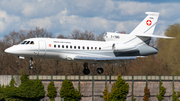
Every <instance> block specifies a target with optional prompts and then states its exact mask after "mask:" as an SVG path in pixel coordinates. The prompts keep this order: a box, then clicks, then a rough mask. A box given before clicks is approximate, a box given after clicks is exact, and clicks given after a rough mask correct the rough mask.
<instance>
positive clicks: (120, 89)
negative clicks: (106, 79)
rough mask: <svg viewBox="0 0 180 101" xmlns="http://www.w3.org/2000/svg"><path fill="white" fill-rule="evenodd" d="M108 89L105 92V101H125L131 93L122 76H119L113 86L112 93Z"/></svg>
mask: <svg viewBox="0 0 180 101" xmlns="http://www.w3.org/2000/svg"><path fill="white" fill-rule="evenodd" d="M107 89H108V88H107V86H106V88H105V90H104V92H103V94H104V96H103V98H104V100H105V101H112V100H113V101H125V99H126V95H127V93H128V91H129V85H128V83H126V81H125V80H123V79H122V78H121V75H118V79H117V81H116V83H114V84H113V85H112V88H111V93H109V92H108V90H107Z"/></svg>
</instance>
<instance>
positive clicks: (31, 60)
mask: <svg viewBox="0 0 180 101" xmlns="http://www.w3.org/2000/svg"><path fill="white" fill-rule="evenodd" d="M29 63H30V66H29V69H33V58H30V59H29Z"/></svg>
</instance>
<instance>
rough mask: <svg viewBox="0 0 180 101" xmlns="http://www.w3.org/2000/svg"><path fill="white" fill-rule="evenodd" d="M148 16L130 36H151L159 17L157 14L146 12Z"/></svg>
mask: <svg viewBox="0 0 180 101" xmlns="http://www.w3.org/2000/svg"><path fill="white" fill-rule="evenodd" d="M146 14H147V15H148V16H147V17H146V18H145V19H144V20H143V21H142V22H141V23H140V24H139V25H138V26H137V27H136V28H135V29H134V30H133V31H132V32H131V33H130V34H132V35H152V34H153V33H154V29H155V27H156V23H157V20H158V17H159V13H157V12H146Z"/></svg>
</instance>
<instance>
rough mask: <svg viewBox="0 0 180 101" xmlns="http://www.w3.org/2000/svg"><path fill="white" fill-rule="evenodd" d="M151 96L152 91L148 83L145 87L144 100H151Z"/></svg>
mask: <svg viewBox="0 0 180 101" xmlns="http://www.w3.org/2000/svg"><path fill="white" fill-rule="evenodd" d="M149 97H150V92H149V89H148V84H146V87H145V88H144V98H143V100H144V101H149Z"/></svg>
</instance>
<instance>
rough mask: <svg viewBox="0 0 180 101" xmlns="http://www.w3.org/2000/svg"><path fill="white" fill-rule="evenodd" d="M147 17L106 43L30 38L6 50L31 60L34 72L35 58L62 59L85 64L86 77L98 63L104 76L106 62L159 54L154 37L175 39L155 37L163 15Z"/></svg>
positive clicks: (113, 35)
mask: <svg viewBox="0 0 180 101" xmlns="http://www.w3.org/2000/svg"><path fill="white" fill-rule="evenodd" d="M146 14H147V17H146V18H145V19H144V20H143V21H142V22H141V23H140V24H139V25H138V26H137V27H136V28H135V29H134V30H133V31H132V32H131V33H130V34H119V33H116V32H115V33H112V32H107V33H106V34H105V35H104V39H105V41H88V40H73V39H59V38H30V39H25V40H24V41H22V42H21V43H20V44H18V45H13V46H12V47H10V48H7V49H6V50H5V52H6V53H9V54H13V55H16V56H18V57H19V58H21V59H24V58H25V57H29V58H30V66H29V68H30V69H33V64H32V61H33V58H46V59H59V60H65V61H75V62H83V63H84V65H83V66H84V70H83V73H84V74H86V75H87V74H89V73H90V70H89V69H88V63H98V64H99V65H100V67H99V68H97V73H98V74H102V73H103V63H104V62H105V63H114V62H118V61H126V60H131V59H136V58H137V57H141V56H147V55H152V54H156V53H158V50H157V49H156V48H154V47H151V46H149V43H150V40H151V37H156V38H171V37H167V36H159V35H153V32H154V29H155V26H156V23H157V20H158V16H159V13H157V12H146Z"/></svg>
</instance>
